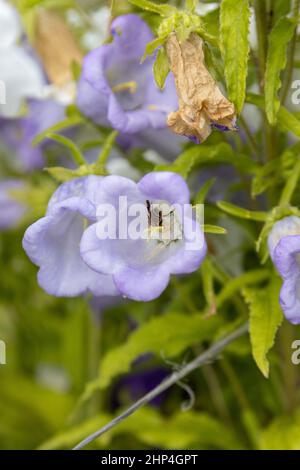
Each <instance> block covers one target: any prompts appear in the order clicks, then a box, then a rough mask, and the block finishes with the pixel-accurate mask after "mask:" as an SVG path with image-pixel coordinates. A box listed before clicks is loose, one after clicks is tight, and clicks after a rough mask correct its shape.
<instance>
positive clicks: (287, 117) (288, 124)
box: [246, 93, 300, 139]
mask: <svg viewBox="0 0 300 470" xmlns="http://www.w3.org/2000/svg"><path fill="white" fill-rule="evenodd" d="M246 101H247V103H249V104H254V105H255V106H257V107H258V108H260V109H263V110H264V109H265V103H264V98H263V97H262V96H260V95H256V94H255V93H249V94H248V95H247V97H246ZM277 120H278V124H280V126H281V127H282V129H283V130H285V131H288V132H292V133H293V134H294V135H295V136H296V137H298V138H299V139H300V121H299V119H297V117H296V116H294V115H293V114H292V113H290V112H289V111H288V110H287V109H286V108H285V107H284V106H281V107H280V108H279V111H278V115H277Z"/></svg>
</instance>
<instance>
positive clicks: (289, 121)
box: [277, 106, 300, 139]
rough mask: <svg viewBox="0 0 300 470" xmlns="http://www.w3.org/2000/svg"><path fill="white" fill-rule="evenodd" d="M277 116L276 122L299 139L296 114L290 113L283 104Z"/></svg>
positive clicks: (299, 130)
mask: <svg viewBox="0 0 300 470" xmlns="http://www.w3.org/2000/svg"><path fill="white" fill-rule="evenodd" d="M277 118H278V123H279V124H280V126H281V127H282V128H283V129H284V130H285V131H288V132H292V133H293V134H295V136H296V137H298V139H300V121H299V119H298V118H297V117H296V116H294V115H293V114H292V113H290V112H289V111H288V110H287V109H286V108H285V107H284V106H281V108H280V109H279V111H278V116H277Z"/></svg>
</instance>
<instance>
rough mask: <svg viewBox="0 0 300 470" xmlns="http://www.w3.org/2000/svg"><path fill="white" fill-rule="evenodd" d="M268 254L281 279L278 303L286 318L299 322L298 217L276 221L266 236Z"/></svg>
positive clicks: (299, 256)
mask: <svg viewBox="0 0 300 470" xmlns="http://www.w3.org/2000/svg"><path fill="white" fill-rule="evenodd" d="M268 246H269V252H270V256H271V258H272V260H273V263H274V265H275V266H276V268H277V271H278V272H279V274H280V276H281V277H282V279H283V285H282V288H281V292H280V305H281V308H282V310H283V312H284V314H285V316H286V318H287V319H288V320H289V321H290V322H291V323H293V324H299V323H300V218H299V217H296V216H289V217H285V218H284V219H282V220H280V221H278V222H276V223H275V224H274V226H273V228H272V230H271V232H270V235H269V238H268Z"/></svg>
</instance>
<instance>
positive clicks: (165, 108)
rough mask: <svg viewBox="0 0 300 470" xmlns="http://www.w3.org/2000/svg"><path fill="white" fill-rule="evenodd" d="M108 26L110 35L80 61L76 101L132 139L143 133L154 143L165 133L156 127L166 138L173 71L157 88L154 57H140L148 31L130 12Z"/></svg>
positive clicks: (172, 103) (139, 138)
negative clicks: (160, 86) (144, 58)
mask: <svg viewBox="0 0 300 470" xmlns="http://www.w3.org/2000/svg"><path fill="white" fill-rule="evenodd" d="M111 31H112V36H113V41H112V42H111V43H108V44H104V45H102V46H101V47H99V48H98V49H95V50H93V51H92V52H90V53H89V54H88V55H87V56H86V57H85V59H84V61H83V71H82V76H81V79H80V81H79V84H78V95H77V104H78V107H79V108H80V110H81V111H82V112H83V114H85V115H86V116H88V117H89V118H91V119H92V120H94V121H95V122H96V123H98V124H100V125H103V126H108V127H113V128H114V129H116V130H118V131H119V132H120V133H121V135H122V134H125V135H127V136H128V135H129V136H131V138H132V144H133V145H138V146H141V145H142V142H143V139H144V137H145V139H147V140H148V141H150V142H151V141H154V142H155V140H158V143H159V141H160V140H161V139H162V138H163V137H164V135H162V132H161V130H164V131H165V133H166V134H167V138H168V139H169V143H170V141H172V138H173V136H172V133H171V132H170V131H169V130H168V129H167V124H166V120H167V116H168V114H169V113H170V112H171V111H172V110H174V109H176V107H177V106H178V101H177V96H176V90H175V84H174V79H173V76H172V74H170V75H169V77H168V78H167V81H166V86H165V89H164V90H163V91H161V90H160V89H159V88H158V87H157V86H156V84H155V81H154V78H153V72H152V68H153V63H154V60H155V58H154V57H148V58H147V59H146V60H145V61H144V62H143V63H141V58H142V56H143V54H144V51H145V47H146V45H147V43H148V42H150V41H152V40H153V38H154V37H153V34H152V33H151V31H150V29H149V27H148V26H147V24H146V23H145V22H144V21H143V20H141V19H140V18H139V17H138V16H136V15H134V14H128V15H123V16H120V17H118V18H116V19H115V20H114V21H113V23H112V26H111ZM158 130H160V132H159V134H158V135H157V136H156V135H155V134H156V133H157V132H158ZM151 131H152V132H153V135H152V133H151ZM149 133H151V136H152V137H151V136H150V137H151V138H149ZM175 140H176V139H175ZM176 142H178V139H177V141H176ZM146 145H149V142H147V144H146ZM177 145H178V144H177ZM166 147H167V146H166ZM176 148H177V150H178V147H177V146H176ZM159 150H160V149H159V148H158V151H159Z"/></svg>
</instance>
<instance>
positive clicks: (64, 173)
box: [45, 163, 108, 183]
mask: <svg viewBox="0 0 300 470" xmlns="http://www.w3.org/2000/svg"><path fill="white" fill-rule="evenodd" d="M45 171H47V172H48V173H49V175H51V176H52V177H53V178H54V179H56V181H58V182H59V183H64V182H66V181H70V180H72V179H74V178H80V177H82V176H88V175H100V176H106V175H107V174H108V173H107V171H106V170H105V168H104V167H102V166H100V165H99V164H98V163H93V164H91V165H80V166H79V167H78V168H76V170H69V169H68V168H64V167H61V166H54V167H50V168H45Z"/></svg>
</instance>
